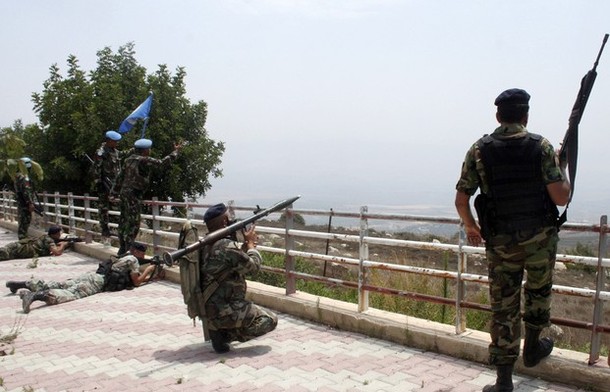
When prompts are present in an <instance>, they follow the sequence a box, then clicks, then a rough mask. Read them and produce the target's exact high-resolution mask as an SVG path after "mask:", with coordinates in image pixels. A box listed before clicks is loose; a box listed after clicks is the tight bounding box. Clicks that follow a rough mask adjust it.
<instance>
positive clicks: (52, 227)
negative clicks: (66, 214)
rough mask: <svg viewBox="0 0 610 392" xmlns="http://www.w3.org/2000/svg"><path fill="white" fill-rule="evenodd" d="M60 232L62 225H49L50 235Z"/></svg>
mask: <svg viewBox="0 0 610 392" xmlns="http://www.w3.org/2000/svg"><path fill="white" fill-rule="evenodd" d="M59 232H61V227H59V226H51V227H49V231H47V233H48V234H49V235H53V234H57V233H59Z"/></svg>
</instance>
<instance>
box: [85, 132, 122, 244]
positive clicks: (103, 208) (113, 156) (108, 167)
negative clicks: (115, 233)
mask: <svg viewBox="0 0 610 392" xmlns="http://www.w3.org/2000/svg"><path fill="white" fill-rule="evenodd" d="M122 138H123V137H122V136H121V134H120V133H118V132H117V131H113V130H110V131H107V132H106V134H105V141H104V142H103V143H102V145H101V146H100V148H98V150H97V152H96V154H95V162H94V165H93V168H94V172H95V178H94V180H93V187H94V189H95V190H96V192H97V197H98V202H97V208H98V220H99V222H100V228H101V230H102V236H103V237H110V227H109V222H110V214H109V211H110V210H111V209H112V204H113V203H112V202H113V199H114V197H115V196H116V195H117V193H118V190H119V189H118V185H117V181H118V177H119V174H120V173H121V160H122V159H123V158H125V157H126V156H127V155H128V154H130V153H131V150H129V151H127V152H122V151H120V150H119V149H118V148H117V147H118V143H119V141H120V140H121V139H122Z"/></svg>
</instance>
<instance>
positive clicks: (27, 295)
mask: <svg viewBox="0 0 610 392" xmlns="http://www.w3.org/2000/svg"><path fill="white" fill-rule="evenodd" d="M48 294H49V292H48V291H47V290H45V291H36V292H31V291H24V292H22V295H21V307H22V308H23V313H30V305H32V302H34V301H44V302H46V301H47V297H48Z"/></svg>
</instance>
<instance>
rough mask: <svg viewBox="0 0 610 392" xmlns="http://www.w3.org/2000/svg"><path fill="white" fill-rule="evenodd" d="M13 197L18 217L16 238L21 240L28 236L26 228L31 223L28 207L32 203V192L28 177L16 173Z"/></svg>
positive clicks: (30, 213)
mask: <svg viewBox="0 0 610 392" xmlns="http://www.w3.org/2000/svg"><path fill="white" fill-rule="evenodd" d="M15 196H16V199H17V209H18V215H19V218H18V219H19V226H18V229H17V237H18V238H19V239H22V238H25V237H27V235H28V228H29V227H30V223H31V222H32V212H31V211H30V209H29V206H30V205H31V204H33V203H34V190H33V187H32V182H31V181H30V177H29V176H28V175H24V174H22V173H17V176H16V177H15Z"/></svg>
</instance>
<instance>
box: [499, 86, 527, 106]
mask: <svg viewBox="0 0 610 392" xmlns="http://www.w3.org/2000/svg"><path fill="white" fill-rule="evenodd" d="M529 101H530V95H529V94H528V93H527V91H525V90H521V89H520V88H511V89H509V90H506V91H502V93H500V95H498V98H496V100H495V102H494V105H496V106H501V105H527V104H529Z"/></svg>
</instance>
